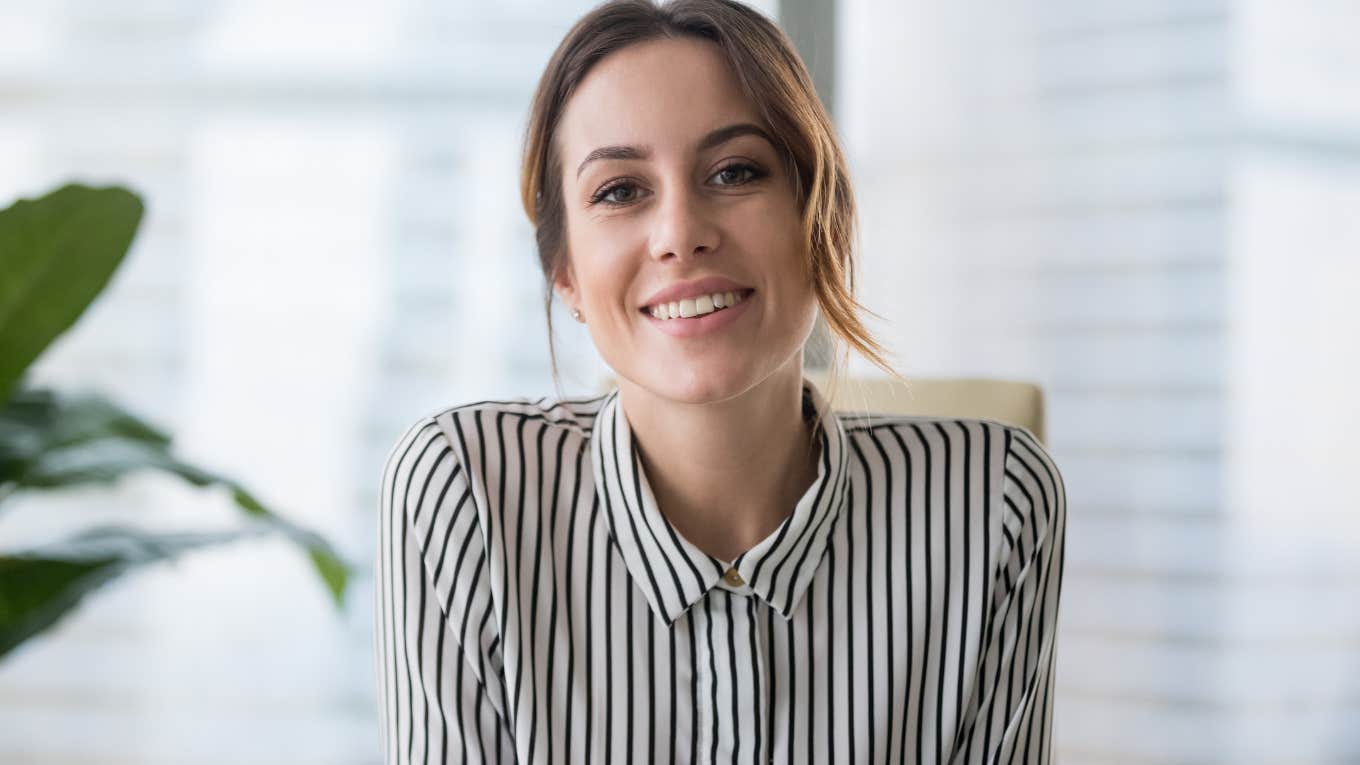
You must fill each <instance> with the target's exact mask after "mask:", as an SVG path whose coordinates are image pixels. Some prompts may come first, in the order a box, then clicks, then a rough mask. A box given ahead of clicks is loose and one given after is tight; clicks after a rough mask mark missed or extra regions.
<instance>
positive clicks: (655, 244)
mask: <svg viewBox="0 0 1360 765" xmlns="http://www.w3.org/2000/svg"><path fill="white" fill-rule="evenodd" d="M733 126H748V127H749V128H750V129H745V128H742V127H736V128H734V129H729V128H733ZM767 135H769V134H768V128H766V127H765V125H764V123H763V121H762V120H761V118H760V116H759V114H758V113H757V111H756V109H755V107H754V105H752V104H751V103H750V102H748V101H747V99H746V98H745V96H744V95H743V94H742V92H741V88H740V86H739V85H738V82H737V79H736V75H735V74H734V73H733V72H732V71H731V70H730V69H729V68H728V66H727V63H726V61H725V60H724V59H723V58H722V55H721V53H720V51H719V49H718V48H717V46H716V45H715V44H713V43H710V42H708V41H704V40H698V39H694V38H680V39H664V38H663V39H659V40H652V41H648V42H644V43H638V44H635V45H631V46H629V47H627V48H624V49H622V50H619V51H616V52H614V53H613V54H611V55H609V56H608V57H606V58H605V59H603V60H602V61H600V62H599V63H598V64H596V65H595V67H594V68H593V69H592V70H591V72H590V73H589V74H588V75H587V76H586V77H585V79H584V80H583V81H582V82H581V84H580V86H579V87H578V89H577V91H576V92H575V93H574V94H573V95H572V97H571V99H570V100H569V101H568V102H567V105H566V108H565V111H564V113H563V116H562V120H561V122H560V123H559V125H558V133H557V137H556V138H557V141H558V144H557V146H558V149H559V152H558V156H559V157H561V158H562V168H561V171H562V183H563V189H562V191H563V199H564V204H565V205H566V225H567V232H566V233H567V236H566V240H567V251H568V264H567V269H566V271H565V273H563V274H562V275H561V276H560V277H559V278H558V280H557V282H556V284H555V286H556V288H557V291H558V294H559V295H560V296H561V297H562V299H563V300H564V301H565V302H566V303H567V305H568V306H569V307H575V308H578V309H579V310H580V311H581V312H582V314H584V319H585V321H586V326H587V328H588V329H589V331H590V335H591V338H592V340H593V341H594V343H595V347H596V348H597V349H598V350H599V352H600V355H601V356H602V357H603V358H604V360H605V361H606V363H608V364H609V366H610V367H612V368H613V369H614V371H615V372H616V373H617V374H618V375H619V376H620V377H622V378H625V379H626V380H628V381H629V382H631V383H633V384H635V385H638V386H640V387H642V388H645V389H646V390H648V391H649V392H651V393H652V394H654V395H657V396H661V397H664V398H668V399H672V400H676V401H683V402H687V403H704V402H708V401H717V400H722V399H726V398H730V397H732V396H735V395H737V394H740V393H742V392H744V391H745V390H747V389H749V388H750V387H752V386H754V385H756V384H757V383H759V382H761V381H762V380H764V379H765V378H767V377H769V376H770V375H771V374H772V373H774V372H775V371H776V370H778V369H780V368H781V367H782V366H783V365H785V364H790V363H793V362H795V361H798V360H799V359H801V357H800V356H797V354H798V353H799V352H800V350H801V349H802V346H803V343H804V342H805V341H806V340H807V338H808V335H810V334H811V332H812V327H813V322H814V321H815V319H816V299H815V295H814V292H813V288H812V282H811V280H810V278H807V277H804V275H803V274H804V271H805V267H804V265H803V263H804V260H805V258H806V257H807V252H806V246H805V245H804V244H803V241H802V236H801V223H800V220H799V211H798V206H797V200H796V199H795V196H794V191H793V180H792V179H791V178H789V177H788V173H786V172H785V170H784V167H783V165H782V163H781V162H780V161H779V155H778V153H777V152H776V149H775V147H774V145H773V144H772V143H771V142H770V140H769V139H768V138H767V137H766V136H767ZM707 279H718V280H722V281H721V282H714V283H709V284H698V285H694V284H692V283H693V282H696V281H698V280H707ZM675 287H679V288H680V292H679V293H678V294H672V295H671V297H670V300H674V301H675V302H677V303H680V305H679V306H678V307H680V308H681V310H682V312H687V311H688V309H689V306H688V305H685V304H683V303H681V301H680V298H681V297H690V296H698V295H713V294H714V293H729V292H736V293H737V294H739V295H740V294H744V295H745V297H744V298H743V299H741V300H740V301H739V302H737V303H736V304H735V305H733V306H731V307H724V308H721V309H716V306H714V308H715V309H716V310H714V311H713V312H712V313H708V314H705V315H701V316H696V317H692V318H673V319H672V318H657V317H655V316H653V314H652V312H651V310H650V309H651V307H652V306H654V305H656V304H657V302H658V300H657V299H656V296H657V295H658V293H660V292H662V291H663V290H668V289H670V288H675ZM670 300H667V301H666V302H667V303H669V302H670ZM720 300H723V302H726V301H725V299H723V298H720ZM708 307H709V306H708V305H707V304H706V302H705V299H704V298H702V297H700V298H698V299H697V300H696V302H695V305H694V310H696V311H703V310H705V309H707V308H708ZM664 315H665V314H663V316H664Z"/></svg>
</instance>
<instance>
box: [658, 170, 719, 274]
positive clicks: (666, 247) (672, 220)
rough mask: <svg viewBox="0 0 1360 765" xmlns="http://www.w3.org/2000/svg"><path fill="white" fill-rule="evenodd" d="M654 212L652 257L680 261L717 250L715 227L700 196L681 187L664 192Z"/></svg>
mask: <svg viewBox="0 0 1360 765" xmlns="http://www.w3.org/2000/svg"><path fill="white" fill-rule="evenodd" d="M655 209H656V217H655V219H654V220H653V222H652V236H651V247H650V249H651V253H652V257H653V258H655V259H657V260H663V261H664V260H666V259H678V260H682V261H683V260H690V259H693V258H695V257H698V256H699V255H700V254H701V253H705V252H712V251H713V250H715V249H717V247H718V243H719V237H718V225H717V223H716V221H715V220H714V219H713V212H712V210H710V209H709V208H708V206H707V204H706V202H705V200H704V199H703V198H702V195H701V194H696V193H695V192H694V191H692V190H690V189H689V188H687V187H684V186H681V187H680V189H679V190H673V191H670V192H669V193H667V194H666V195H665V198H664V199H662V200H660V204H659V205H657V206H656V208H655Z"/></svg>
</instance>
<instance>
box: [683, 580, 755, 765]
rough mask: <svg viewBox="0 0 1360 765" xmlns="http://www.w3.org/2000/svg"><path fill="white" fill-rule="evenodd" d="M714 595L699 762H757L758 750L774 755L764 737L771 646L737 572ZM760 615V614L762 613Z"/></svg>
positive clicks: (747, 587)
mask: <svg viewBox="0 0 1360 765" xmlns="http://www.w3.org/2000/svg"><path fill="white" fill-rule="evenodd" d="M714 590H715V591H714V592H711V593H710V594H709V597H710V598H711V599H712V600H713V602H712V603H711V607H710V608H709V609H706V612H707V614H708V616H709V618H710V619H711V624H708V625H706V627H708V628H710V629H711V630H712V647H711V653H710V646H709V642H708V640H707V639H705V640H704V643H703V648H704V658H705V661H704V662H703V666H702V672H703V675H704V676H705V680H706V681H707V682H706V684H705V687H706V691H707V695H706V696H705V697H704V698H703V699H700V702H701V703H700V705H699V707H700V708H701V709H702V710H704V713H703V714H702V715H701V718H702V720H703V725H704V730H705V734H706V735H705V736H703V737H701V738H703V739H704V748H703V749H702V750H701V751H700V752H699V757H698V758H697V760H696V761H699V762H710V761H712V762H715V763H728V762H757V761H758V757H757V755H758V752H757V746H759V749H760V752H759V753H762V754H763V753H767V752H768V751H769V742H767V741H764V740H763V738H762V737H763V734H764V731H766V730H767V728H768V726H767V725H766V716H767V715H769V714H770V710H769V704H768V703H767V699H768V695H767V692H766V686H767V685H768V678H769V673H768V661H767V658H766V656H765V655H764V653H765V642H764V640H762V639H761V637H760V635H759V630H758V625H757V622H756V621H755V620H753V619H752V614H751V610H750V605H751V603H750V598H753V597H754V593H753V592H752V590H751V587H750V585H749V584H747V582H746V581H745V579H744V578H743V577H742V576H741V574H740V573H739V572H738V571H737V570H736V569H734V568H729V569H728V570H727V572H726V573H725V574H724V575H723V576H722V577H721V578H720V579H719V580H718V582H717V584H716V585H715V587H714ZM729 593H730V594H729ZM757 605H760V604H757ZM755 610H756V612H757V613H758V612H759V608H757V609H755ZM753 643H754V651H753V650H752V644H753ZM734 690H735V693H734ZM715 696H716V704H715V703H714V701H715ZM756 699H759V700H760V701H759V703H756ZM714 736H717V746H716V747H715V746H714V738H713V737H714ZM765 759H766V760H768V757H766V758H765Z"/></svg>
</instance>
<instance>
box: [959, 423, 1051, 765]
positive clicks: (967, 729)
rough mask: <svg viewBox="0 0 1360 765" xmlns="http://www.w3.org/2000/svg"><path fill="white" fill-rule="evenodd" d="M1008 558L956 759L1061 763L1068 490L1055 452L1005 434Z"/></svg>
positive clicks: (1015, 433) (1018, 434)
mask: <svg viewBox="0 0 1360 765" xmlns="http://www.w3.org/2000/svg"><path fill="white" fill-rule="evenodd" d="M1002 486H1003V488H1002V497H1001V500H1002V505H1003V521H1002V525H1001V528H1002V547H1001V551H1002V555H1001V565H1000V566H999V567H998V568H997V570H996V572H995V582H994V584H993V587H992V591H993V593H994V594H993V596H992V611H991V616H990V618H989V620H988V624H987V628H986V630H987V631H986V634H985V635H984V636H983V639H984V641H985V642H984V646H983V653H982V660H981V663H980V664H979V667H978V674H977V679H976V681H975V682H974V685H973V693H972V695H971V697H970V701H969V706H968V709H967V711H966V713H965V714H964V718H963V720H962V721H961V722H960V729H959V734H958V736H957V746H956V748H955V750H954V756H953V758H952V760H951V762H954V763H958V764H960V765H962V764H964V763H975V762H977V763H989V764H990V763H995V762H1001V763H1024V764H1025V765H1040V764H1041V763H1049V762H1052V760H1053V741H1052V733H1053V692H1054V688H1053V682H1054V669H1055V663H1056V647H1057V643H1056V634H1057V621H1058V599H1059V598H1058V596H1059V592H1060V590H1061V587H1062V568H1063V546H1064V539H1065V536H1066V525H1067V495H1066V490H1065V488H1064V486H1063V480H1062V476H1061V475H1060V474H1059V473H1058V469H1057V467H1056V466H1055V465H1054V464H1053V461H1052V459H1051V458H1050V457H1049V455H1048V453H1047V452H1045V451H1044V449H1043V447H1041V446H1039V444H1038V443H1037V442H1036V441H1035V440H1034V438H1033V436H1031V435H1030V434H1029V433H1028V432H1027V431H1024V430H1020V429H1011V430H1008V432H1007V439H1006V459H1005V475H1004V479H1003V481H1002Z"/></svg>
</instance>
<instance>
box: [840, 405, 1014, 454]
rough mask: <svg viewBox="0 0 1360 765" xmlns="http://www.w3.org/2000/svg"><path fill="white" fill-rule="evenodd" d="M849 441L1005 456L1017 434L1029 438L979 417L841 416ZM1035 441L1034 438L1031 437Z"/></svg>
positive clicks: (864, 414)
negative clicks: (887, 442)
mask: <svg viewBox="0 0 1360 765" xmlns="http://www.w3.org/2000/svg"><path fill="white" fill-rule="evenodd" d="M837 417H838V418H839V419H840V422H841V426H842V428H843V429H844V430H845V434H846V437H847V438H848V439H849V440H850V441H851V442H852V443H856V444H862V443H865V442H881V441H885V440H887V441H894V442H897V443H899V444H901V446H902V447H906V446H912V447H916V448H919V449H922V450H927V451H929V450H935V449H940V448H942V447H944V448H949V449H951V450H953V449H956V448H957V449H960V450H963V449H966V450H968V451H969V452H972V453H977V454H978V455H979V456H983V455H984V454H986V453H991V452H996V453H998V454H1003V453H1004V452H1005V450H1006V449H1008V448H1009V444H1010V441H1011V439H1013V438H1014V437H1015V434H1017V433H1025V434H1027V435H1028V434H1029V431H1028V430H1025V429H1024V428H1022V427H1019V426H1017V425H1011V424H1008V423H1004V422H1000V421H998V420H990V419H982V418H976V417H932V416H925V415H910V414H883V413H873V412H837ZM1029 437H1030V438H1031V440H1033V436H1032V435H1030V436H1029Z"/></svg>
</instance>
